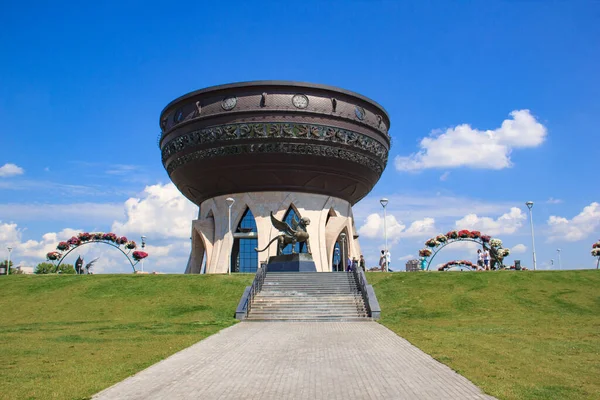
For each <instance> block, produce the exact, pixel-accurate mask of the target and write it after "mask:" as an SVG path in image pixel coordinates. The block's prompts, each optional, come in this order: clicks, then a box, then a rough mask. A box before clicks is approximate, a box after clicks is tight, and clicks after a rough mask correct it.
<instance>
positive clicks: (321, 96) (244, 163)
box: [159, 81, 390, 273]
mask: <svg viewBox="0 0 600 400" xmlns="http://www.w3.org/2000/svg"><path fill="white" fill-rule="evenodd" d="M389 125H390V122H389V117H388V116H387V113H386V112H385V110H384V109H383V108H382V107H381V106H380V105H378V104H377V103H375V102H374V101H372V100H370V99H368V98H366V97H364V96H361V95H359V94H356V93H353V92H349V91H346V90H343V89H339V88H334V87H330V86H324V85H315V84H306V83H297V82H284V81H260V82H246V83H237V84H230V85H222V86H216V87H211V88H207V89H202V90H199V91H196V92H192V93H189V94H187V95H185V96H182V97H180V98H178V99H176V100H174V101H173V102H171V103H170V104H169V105H167V107H166V108H165V109H164V110H163V112H162V113H161V118H160V126H161V136H160V139H159V146H160V149H161V153H162V162H163V165H164V166H165V168H166V170H167V172H168V174H169V176H170V178H171V179H172V180H173V182H174V183H175V185H176V186H177V187H178V188H179V190H180V191H181V192H182V193H183V194H184V195H185V196H186V197H187V198H188V199H190V200H191V201H193V202H194V203H195V204H197V205H198V206H199V212H198V218H197V219H196V220H194V221H192V234H191V240H192V251H191V254H190V258H189V262H188V265H187V267H186V273H226V272H227V271H228V270H229V269H230V268H231V271H232V272H255V271H256V268H257V267H258V265H260V263H262V262H266V260H267V259H268V257H269V256H273V255H275V253H276V250H277V249H276V243H271V244H270V245H269V243H270V242H271V241H272V240H273V238H274V237H276V236H277V235H278V234H279V232H278V231H276V230H275V229H274V228H273V227H272V225H271V221H270V213H271V212H273V214H274V215H275V217H276V218H278V219H280V220H287V221H291V220H292V219H293V218H300V217H304V218H309V219H310V225H309V226H308V232H309V234H310V239H309V242H308V246H298V248H297V249H294V251H296V252H308V251H309V249H308V247H310V253H312V255H313V259H314V261H315V264H316V267H317V271H332V270H335V269H336V267H337V268H339V267H338V266H342V267H341V268H343V265H344V263H345V262H344V260H343V259H345V258H347V257H350V258H353V257H356V258H358V257H360V246H359V243H358V234H357V232H356V228H355V223H354V217H353V215H352V205H354V204H355V203H356V202H357V201H359V200H360V199H362V198H363V197H364V196H366V195H367V194H368V193H369V191H370V190H371V189H372V187H373V186H374V185H375V183H376V182H377V181H378V180H379V177H380V176H381V173H382V172H383V170H384V169H385V166H386V164H387V156H388V151H389V147H390V137H389V135H388V129H389ZM257 248H258V249H263V248H266V250H265V251H264V252H260V253H257V252H256V250H255V249H257ZM291 251H292V249H291V248H289V246H288V248H286V249H284V252H291Z"/></svg>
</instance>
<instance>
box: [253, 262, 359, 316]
mask: <svg viewBox="0 0 600 400" xmlns="http://www.w3.org/2000/svg"><path fill="white" fill-rule="evenodd" d="M369 319H370V318H369V316H368V313H367V310H366V308H365V304H364V301H363V298H362V296H361V293H360V291H359V290H358V287H357V285H356V281H355V279H354V274H352V273H347V272H267V274H266V277H265V281H264V284H263V287H262V290H261V291H260V293H258V294H257V295H256V296H255V297H254V301H253V302H252V305H251V308H250V313H249V314H248V318H247V320H249V321H366V320H369Z"/></svg>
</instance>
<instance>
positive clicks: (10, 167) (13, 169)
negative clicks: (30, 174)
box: [0, 163, 25, 178]
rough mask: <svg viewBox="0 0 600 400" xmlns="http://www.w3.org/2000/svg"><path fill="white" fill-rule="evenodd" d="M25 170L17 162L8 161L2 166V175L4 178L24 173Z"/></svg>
mask: <svg viewBox="0 0 600 400" xmlns="http://www.w3.org/2000/svg"><path fill="white" fill-rule="evenodd" d="M24 172H25V170H23V168H21V167H19V166H18V165H15V164H10V163H7V164H4V165H3V166H1V167H0V177H3V178H4V177H9V176H15V175H23V173H24Z"/></svg>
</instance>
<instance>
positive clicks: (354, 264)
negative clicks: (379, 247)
mask: <svg viewBox="0 0 600 400" xmlns="http://www.w3.org/2000/svg"><path fill="white" fill-rule="evenodd" d="M356 268H361V269H362V270H363V272H365V271H366V268H365V258H364V257H363V255H362V254H361V255H360V259H359V260H357V259H356V257H352V259H350V257H348V259H347V260H346V272H353V271H356Z"/></svg>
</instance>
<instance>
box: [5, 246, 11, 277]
mask: <svg viewBox="0 0 600 400" xmlns="http://www.w3.org/2000/svg"><path fill="white" fill-rule="evenodd" d="M6 250H8V261H7V262H6V275H9V274H10V252H11V251H12V247H7V248H6Z"/></svg>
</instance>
